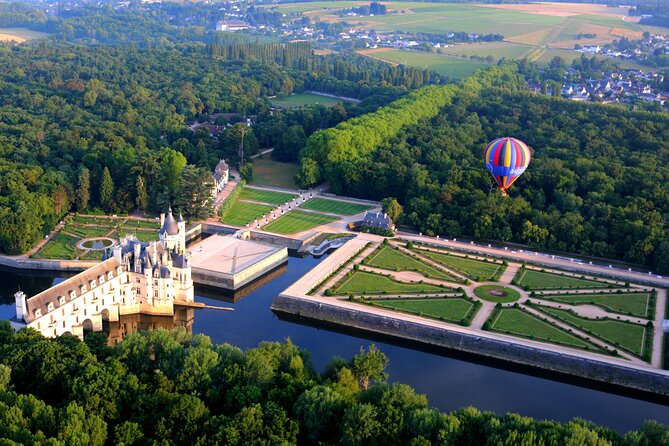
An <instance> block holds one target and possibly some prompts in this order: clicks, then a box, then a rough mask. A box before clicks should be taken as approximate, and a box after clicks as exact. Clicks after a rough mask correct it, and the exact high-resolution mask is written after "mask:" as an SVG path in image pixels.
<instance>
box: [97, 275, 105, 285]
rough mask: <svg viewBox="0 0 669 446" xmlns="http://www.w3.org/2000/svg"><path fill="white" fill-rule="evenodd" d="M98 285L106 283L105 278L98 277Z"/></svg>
mask: <svg viewBox="0 0 669 446" xmlns="http://www.w3.org/2000/svg"><path fill="white" fill-rule="evenodd" d="M98 283H100V284H102V283H105V276H98Z"/></svg>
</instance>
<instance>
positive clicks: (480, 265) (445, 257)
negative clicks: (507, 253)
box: [418, 250, 506, 281]
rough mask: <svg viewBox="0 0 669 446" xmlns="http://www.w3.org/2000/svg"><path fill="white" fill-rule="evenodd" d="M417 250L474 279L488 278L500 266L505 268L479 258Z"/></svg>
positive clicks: (503, 267) (501, 266) (502, 266)
mask: <svg viewBox="0 0 669 446" xmlns="http://www.w3.org/2000/svg"><path fill="white" fill-rule="evenodd" d="M418 252H419V253H420V254H422V255H424V256H425V257H427V258H429V259H432V260H434V261H435V262H437V263H439V264H440V265H444V266H446V267H448V268H452V269H454V270H455V271H457V272H459V273H460V274H463V275H465V276H467V277H469V278H470V279H472V280H476V281H483V280H490V279H491V278H492V277H493V276H494V275H495V273H497V271H498V270H499V269H500V268H501V269H502V270H504V269H506V267H505V266H504V265H502V264H501V263H494V262H492V261H490V262H482V261H480V260H474V259H465V258H464V257H460V256H455V255H451V254H446V253H443V254H442V253H440V252H434V251H423V250H420V251H418Z"/></svg>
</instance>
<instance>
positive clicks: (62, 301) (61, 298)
mask: <svg viewBox="0 0 669 446" xmlns="http://www.w3.org/2000/svg"><path fill="white" fill-rule="evenodd" d="M58 302H60V304H61V305H65V296H58Z"/></svg>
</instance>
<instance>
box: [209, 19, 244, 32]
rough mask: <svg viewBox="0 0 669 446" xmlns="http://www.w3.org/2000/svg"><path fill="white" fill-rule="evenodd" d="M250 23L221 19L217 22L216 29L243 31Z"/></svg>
mask: <svg viewBox="0 0 669 446" xmlns="http://www.w3.org/2000/svg"><path fill="white" fill-rule="evenodd" d="M245 29H249V25H248V24H247V23H245V22H242V21H241V20H221V21H219V22H217V23H216V31H243V30H245Z"/></svg>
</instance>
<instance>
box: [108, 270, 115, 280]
mask: <svg viewBox="0 0 669 446" xmlns="http://www.w3.org/2000/svg"><path fill="white" fill-rule="evenodd" d="M113 278H114V273H113V272H111V271H107V280H112V279H113Z"/></svg>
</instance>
